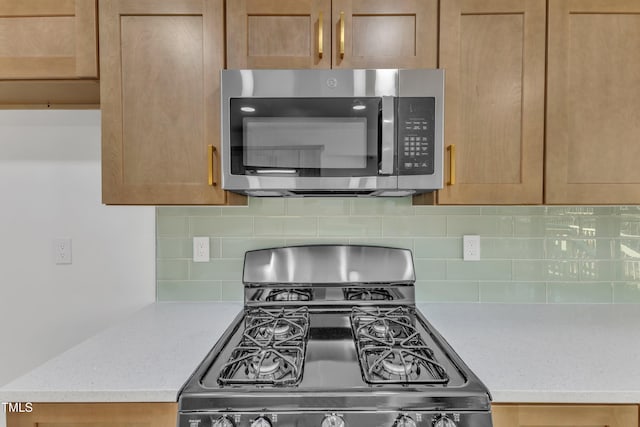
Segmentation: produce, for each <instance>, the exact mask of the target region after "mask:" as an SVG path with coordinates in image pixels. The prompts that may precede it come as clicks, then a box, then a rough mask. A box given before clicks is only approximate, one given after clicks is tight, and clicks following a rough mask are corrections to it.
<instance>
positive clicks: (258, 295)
mask: <svg viewBox="0 0 640 427" xmlns="http://www.w3.org/2000/svg"><path fill="white" fill-rule="evenodd" d="M407 254H408V258H407ZM314 260H315V262H316V263H317V265H318V266H323V267H324V268H326V269H329V268H333V269H334V270H335V269H337V270H340V269H342V271H343V272H342V273H333V274H328V273H326V272H320V271H317V272H315V273H313V274H310V273H306V274H305V273H297V272H296V270H298V269H301V268H302V269H307V268H311V269H312V270H314V269H318V270H319V268H318V267H313V264H314V263H313V262H312V261H314ZM390 260H395V261H394V262H397V263H399V264H401V265H402V267H396V268H391V269H392V270H393V271H395V273H393V274H389V273H388V272H387V273H384V274H387V276H385V277H387V278H391V279H393V280H400V281H401V282H402V281H407V283H402V284H395V283H394V282H393V280H392V281H390V282H386V283H383V282H380V283H376V284H375V286H374V285H370V284H367V283H359V282H357V281H356V282H351V281H348V280H349V277H350V274H351V273H350V272H355V273H354V274H355V276H354V277H367V278H368V277H372V276H373V274H372V269H373V270H375V269H380V267H379V264H385V263H388V262H390ZM336 266H337V267H336ZM387 267H389V266H387ZM382 270H384V269H380V271H379V272H378V273H380V274H382ZM318 277H320V278H324V279H325V280H326V279H330V281H329V282H327V283H324V284H323V285H322V286H316V284H315V283H314V282H309V281H310V280H315V279H317V278H318ZM245 279H250V280H245V291H248V292H247V293H246V294H245V295H246V296H247V300H246V301H245V312H244V313H243V314H241V315H239V316H238V317H237V318H236V320H235V321H234V323H233V324H232V325H231V326H230V327H229V328H228V329H227V331H226V332H225V333H224V335H223V336H222V338H221V339H220V340H219V341H218V343H217V344H216V345H215V346H214V347H213V348H212V350H211V352H210V353H209V355H208V356H207V357H206V358H205V360H204V361H203V362H202V364H201V365H200V366H199V367H198V368H197V370H196V371H195V372H194V373H193V375H192V377H191V378H190V379H189V381H188V382H187V383H186V384H185V386H184V388H183V390H182V391H181V393H180V398H179V416H178V427H194V426H197V427H212V426H217V427H223V426H224V425H225V424H223V423H224V422H225V418H221V417H227V418H226V420H227V421H232V422H233V423H234V425H235V426H237V427H249V426H254V425H255V426H262V425H264V426H269V425H272V426H275V427H298V426H318V427H322V426H324V427H327V426H337V427H341V426H343V425H344V426H347V427H365V426H367V427H371V426H379V427H392V426H395V427H415V426H420V427H492V420H491V400H490V395H489V392H488V390H487V388H486V387H485V386H484V385H483V384H482V382H481V381H480V380H479V379H478V378H477V377H476V376H475V375H474V374H473V372H472V371H471V370H469V368H468V367H467V366H466V365H465V364H464V362H463V361H462V360H461V359H460V357H459V356H458V355H457V354H456V353H455V351H454V350H453V349H452V348H451V347H450V345H449V344H448V343H447V342H446V341H445V340H444V339H443V338H442V336H441V335H440V334H439V333H438V332H437V331H436V330H435V329H434V328H433V326H432V325H430V324H429V322H428V321H427V320H426V319H425V318H424V316H423V315H422V314H421V313H420V312H419V311H417V310H416V309H415V300H414V299H413V280H414V274H413V263H412V259H411V254H410V252H409V251H406V250H403V249H392V248H380V247H369V246H364V247H363V246H353V247H352V246H346V245H331V246H328V245H325V246H302V247H288V248H274V249H268V250H259V251H251V252H248V253H247V256H246V257H245ZM279 279H283V280H285V282H280V281H278V282H273V280H279ZM299 279H302V280H303V281H302V282H299V281H298V280H299ZM368 280H369V279H368ZM404 290H411V291H412V292H410V293H406V294H405V293H403V292H398V291H404ZM254 297H255V299H254ZM369 347H373V352H374V356H375V358H368V356H367V351H368V350H367V349H368V348H369ZM247 349H248V350H249V352H248V353H245V351H246V350H247ZM398 351H399V353H395V352H398ZM238 352H240V353H238ZM402 352H405V353H402ZM276 353H278V354H277V356H273V355H274V354H276ZM294 353H296V354H299V353H302V354H303V358H302V362H301V363H299V362H298V360H299V359H296V358H297V356H295V357H294V356H293V354H294ZM397 354H400V356H398V355H397ZM425 360H426V361H425ZM238 361H239V362H240V363H239V364H237V362H238ZM293 366H295V368H293ZM283 367H284V368H283ZM283 378H284V380H283Z"/></svg>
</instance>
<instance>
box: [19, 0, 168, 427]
mask: <svg viewBox="0 0 640 427" xmlns="http://www.w3.org/2000/svg"><path fill="white" fill-rule="evenodd" d="M101 1H103V0H101ZM177 417H178V406H177V404H175V403H34V404H33V411H32V412H30V413H26V412H25V413H9V412H8V413H7V427H69V426H73V427H175V425H176V419H177Z"/></svg>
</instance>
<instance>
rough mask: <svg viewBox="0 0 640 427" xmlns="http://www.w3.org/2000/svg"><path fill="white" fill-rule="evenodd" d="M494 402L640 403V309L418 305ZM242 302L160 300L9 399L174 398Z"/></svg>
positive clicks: (1, 391)
mask: <svg viewBox="0 0 640 427" xmlns="http://www.w3.org/2000/svg"><path fill="white" fill-rule="evenodd" d="M418 307H419V309H420V310H421V311H422V313H423V314H424V315H425V317H426V318H427V319H428V320H429V321H430V322H431V323H432V324H433V325H434V326H435V327H436V328H437V329H438V330H439V331H440V333H441V334H442V335H443V336H444V337H445V338H446V339H447V341H449V343H450V344H451V345H452V346H453V348H454V349H456V351H457V352H458V353H459V354H460V356H462V359H463V360H464V361H465V362H466V363H467V364H468V365H469V366H470V367H471V369H473V370H474V372H475V373H476V374H477V375H478V376H479V377H480V379H482V380H483V381H484V382H485V384H486V385H487V386H488V387H489V389H490V391H491V394H492V396H493V400H494V402H504V403H506V402H532V403H534V402H551V403H640V382H639V381H638V379H639V378H640V327H639V326H640V306H638V305H604V304H603V305H556V304H537V305H529V304H435V303H426V304H418ZM241 308H242V304H241V303H157V304H153V305H150V306H148V307H147V308H145V309H143V310H142V311H140V312H138V313H137V314H135V315H134V316H133V317H131V318H129V319H127V320H124V321H122V322H120V323H118V324H116V325H115V326H113V327H112V328H110V329H107V330H106V331H104V332H102V333H100V334H98V335H96V336H94V337H92V338H90V339H88V340H86V341H84V342H83V343H81V344H79V345H77V346H75V347H73V348H71V349H69V350H68V351H66V352H64V353H62V354H60V355H59V356H57V357H55V358H53V359H51V360H50V361H48V362H46V363H45V364H43V365H41V366H40V367H38V368H36V369H34V370H33V371H31V372H30V373H28V374H26V375H24V376H23V377H20V378H18V379H16V380H15V381H13V382H11V383H9V384H7V385H5V386H4V387H2V388H0V401H3V402H7V401H31V402H134V401H135V402H162V401H164V402H170V401H176V399H177V394H178V391H179V390H180V388H181V387H182V385H183V384H184V382H185V381H186V380H187V378H188V377H189V376H190V375H191V373H192V372H193V370H194V369H195V368H196V366H197V365H198V364H199V363H200V361H201V360H202V359H203V358H204V357H205V355H206V354H207V352H208V351H209V350H210V349H211V347H213V345H214V344H215V342H216V340H217V339H218V338H219V337H220V335H221V334H222V332H223V331H224V330H225V329H226V327H227V326H228V325H229V324H230V323H231V321H232V320H233V319H234V318H235V317H236V315H238V313H239V312H240V310H241Z"/></svg>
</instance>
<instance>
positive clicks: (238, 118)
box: [225, 97, 395, 192]
mask: <svg viewBox="0 0 640 427" xmlns="http://www.w3.org/2000/svg"><path fill="white" fill-rule="evenodd" d="M393 108H394V103H393V97H348V98H344V97H336V98H333V97H320V98H299V97H292V98H255V97H247V98H242V97H239V98H230V99H229V141H228V156H229V166H230V171H229V172H230V175H231V177H232V178H233V177H243V178H245V179H239V180H237V181H238V182H239V183H240V186H241V187H244V188H240V189H263V190H264V189H273V190H293V191H305V190H308V191H316V192H317V191H318V190H327V191H336V190H346V191H349V190H358V189H360V190H363V191H370V190H374V189H379V187H380V179H379V178H382V177H383V176H385V175H392V174H393V173H394V169H395V168H394V161H395V159H394V144H395V141H394V139H395V132H394V127H393V117H394V112H393ZM225 184H226V183H225ZM388 187H389V188H395V181H394V182H391V183H390V185H389V186H388ZM225 188H228V189H234V188H237V187H234V186H233V185H231V186H227V185H225Z"/></svg>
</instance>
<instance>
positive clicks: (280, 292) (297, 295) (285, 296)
mask: <svg viewBox="0 0 640 427" xmlns="http://www.w3.org/2000/svg"><path fill="white" fill-rule="evenodd" d="M312 299H313V297H312V294H311V290H310V289H273V290H271V291H270V292H269V295H267V298H266V301H269V302H273V301H311V300H312Z"/></svg>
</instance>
